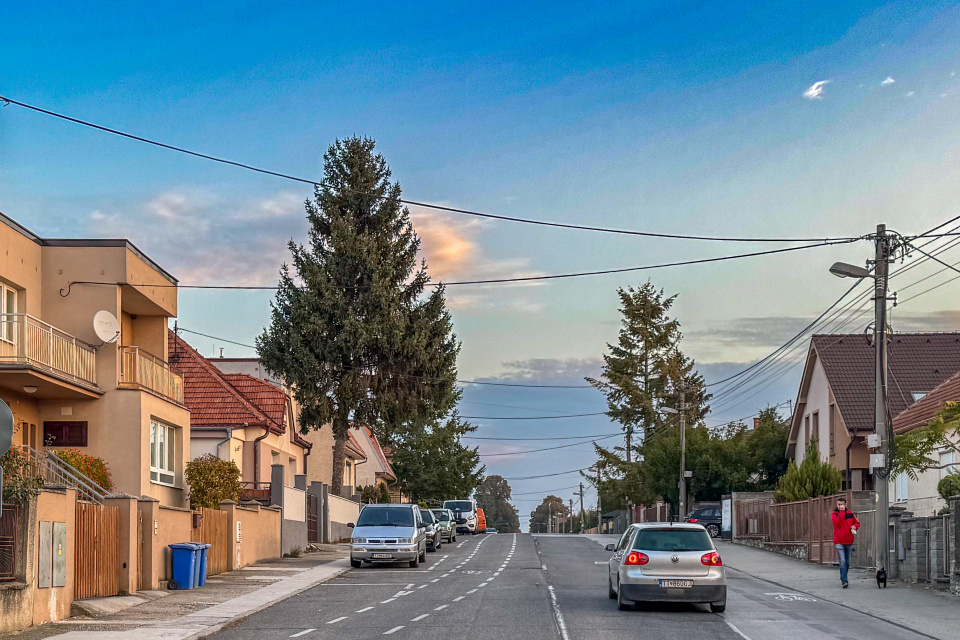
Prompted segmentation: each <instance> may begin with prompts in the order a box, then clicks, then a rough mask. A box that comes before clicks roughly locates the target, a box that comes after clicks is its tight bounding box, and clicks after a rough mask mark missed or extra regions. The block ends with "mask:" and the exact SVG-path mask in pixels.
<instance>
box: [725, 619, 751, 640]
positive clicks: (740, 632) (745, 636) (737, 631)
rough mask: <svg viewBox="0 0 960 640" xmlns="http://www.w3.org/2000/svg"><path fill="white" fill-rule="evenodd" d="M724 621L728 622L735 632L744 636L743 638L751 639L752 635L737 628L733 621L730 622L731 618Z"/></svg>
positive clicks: (744, 639)
mask: <svg viewBox="0 0 960 640" xmlns="http://www.w3.org/2000/svg"><path fill="white" fill-rule="evenodd" d="M724 622H726V623H727V626H728V627H730V629H732V630H733V632H734V633H736V634H737V635H738V636H740V637H741V638H743V640H750V636H748V635H747V634H745V633H744V632H743V631H740V629H737V628H736V627H735V626H734V625H733V623H732V622H730V621H729V620H724Z"/></svg>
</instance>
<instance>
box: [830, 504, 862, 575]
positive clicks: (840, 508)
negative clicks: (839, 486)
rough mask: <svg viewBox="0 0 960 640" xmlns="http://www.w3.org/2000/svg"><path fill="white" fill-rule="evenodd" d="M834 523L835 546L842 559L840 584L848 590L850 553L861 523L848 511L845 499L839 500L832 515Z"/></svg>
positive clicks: (838, 555)
mask: <svg viewBox="0 0 960 640" xmlns="http://www.w3.org/2000/svg"><path fill="white" fill-rule="evenodd" d="M830 520H832V521H833V545H834V546H835V547H836V548H837V557H838V558H839V559H840V582H841V583H842V584H843V588H844V589H846V588H847V587H848V586H849V584H848V583H847V571H848V570H849V569H850V552H851V551H852V550H853V541H854V540H855V539H856V536H857V529H859V528H860V521H859V520H857V516H855V515H853V512H852V511H850V510H849V509H847V501H846V499H845V498H838V499H837V508H836V509H834V510H833V513H831V514H830Z"/></svg>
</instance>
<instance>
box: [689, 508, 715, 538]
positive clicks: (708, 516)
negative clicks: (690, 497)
mask: <svg viewBox="0 0 960 640" xmlns="http://www.w3.org/2000/svg"><path fill="white" fill-rule="evenodd" d="M687 522H692V523H695V524H700V525H703V527H704V528H705V529H706V530H707V533H709V534H710V537H711V538H719V537H720V525H721V523H722V522H723V520H722V518H721V515H720V507H718V506H716V505H713V506H707V507H700V508H699V509H695V510H693V511H692V512H690V514H689V515H688V516H687Z"/></svg>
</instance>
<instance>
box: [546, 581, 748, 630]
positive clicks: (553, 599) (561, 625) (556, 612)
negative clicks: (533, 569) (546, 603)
mask: <svg viewBox="0 0 960 640" xmlns="http://www.w3.org/2000/svg"><path fill="white" fill-rule="evenodd" d="M547 589H549V590H550V604H551V606H552V607H553V619H554V621H555V622H556V623H557V630H558V631H559V632H560V638H561V640H570V636H568V635H567V623H566V622H564V621H563V614H562V613H560V605H559V604H557V594H556V592H555V591H554V590H553V585H550V586H549V587H547ZM747 640H749V638H748V639H747Z"/></svg>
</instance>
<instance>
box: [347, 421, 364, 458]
mask: <svg viewBox="0 0 960 640" xmlns="http://www.w3.org/2000/svg"><path fill="white" fill-rule="evenodd" d="M347 446H348V447H350V448H351V449H353V451H354V452H355V453H356V454H357V456H358V457H360V458H363V459H364V460H366V459H367V454H366V453H364V451H363V447H362V446H360V443H359V442H358V441H357V438H356V436H354V435H353V430H352V429H351V430H350V431H347Z"/></svg>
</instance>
